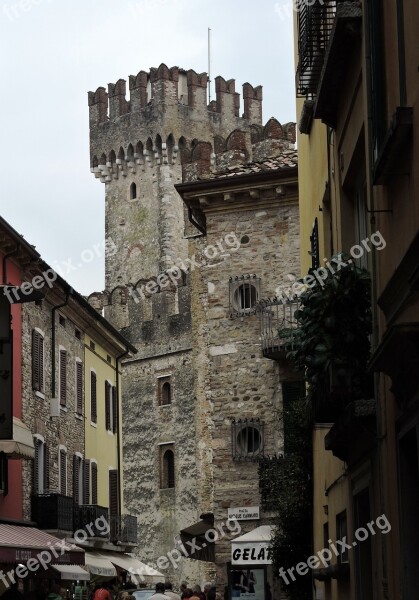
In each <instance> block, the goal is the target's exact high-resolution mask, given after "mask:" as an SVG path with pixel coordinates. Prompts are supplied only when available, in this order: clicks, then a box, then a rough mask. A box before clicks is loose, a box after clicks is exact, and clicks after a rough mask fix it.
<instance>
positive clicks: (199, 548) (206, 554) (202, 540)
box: [180, 513, 215, 562]
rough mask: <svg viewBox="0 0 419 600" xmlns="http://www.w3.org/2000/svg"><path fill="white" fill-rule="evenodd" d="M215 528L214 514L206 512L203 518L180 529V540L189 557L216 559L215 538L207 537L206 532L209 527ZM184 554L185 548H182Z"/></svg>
mask: <svg viewBox="0 0 419 600" xmlns="http://www.w3.org/2000/svg"><path fill="white" fill-rule="evenodd" d="M213 528H214V515H213V514H212V513H204V514H202V515H201V520H200V521H197V522H196V523H194V524H193V525H189V527H185V528H184V529H181V531H180V541H181V543H182V544H183V546H184V548H185V550H186V552H187V553H188V554H189V556H188V558H192V559H195V560H202V561H205V562H214V561H215V549H214V541H211V540H213V538H211V537H210V538H209V539H207V538H206V537H205V534H206V533H207V531H208V530H209V529H213ZM180 551H181V552H182V554H184V551H183V549H182V550H180Z"/></svg>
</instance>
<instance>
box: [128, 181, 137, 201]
mask: <svg viewBox="0 0 419 600" xmlns="http://www.w3.org/2000/svg"><path fill="white" fill-rule="evenodd" d="M129 197H130V199H131V200H135V198H136V197H137V184H135V183H134V182H132V183H131V185H130V188H129Z"/></svg>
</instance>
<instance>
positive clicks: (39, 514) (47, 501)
mask: <svg viewBox="0 0 419 600" xmlns="http://www.w3.org/2000/svg"><path fill="white" fill-rule="evenodd" d="M31 505H32V506H31V510H32V516H31V518H32V521H34V522H35V523H36V524H37V525H38V527H39V528H40V529H53V530H59V531H71V532H72V531H73V509H74V500H73V498H71V497H69V496H63V495H62V494H58V493H57V492H45V493H43V494H38V495H35V496H32V499H31Z"/></svg>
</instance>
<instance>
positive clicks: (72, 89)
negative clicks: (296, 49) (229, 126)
mask: <svg viewBox="0 0 419 600" xmlns="http://www.w3.org/2000/svg"><path fill="white" fill-rule="evenodd" d="M290 7H291V0H259V1H258V2H255V0H224V1H222V0H0V51H1V54H0V81H1V87H0V94H1V95H0V107H1V109H0V136H1V143H0V155H1V163H0V164H1V169H2V174H1V177H0V202H1V215H2V216H3V217H4V218H5V219H6V220H8V221H9V222H10V224H11V225H12V226H13V227H14V228H15V229H17V230H18V231H19V232H20V233H22V234H23V235H24V237H25V239H26V240H27V241H29V243H31V244H33V245H35V246H36V248H37V250H38V251H39V252H41V254H42V257H43V258H44V260H46V261H47V262H48V263H49V264H50V265H51V266H52V267H54V268H56V269H57V271H59V272H60V273H61V274H62V275H63V276H64V278H65V279H67V281H69V282H70V283H71V284H72V285H73V286H74V287H75V288H76V289H77V291H79V292H81V293H83V294H88V293H90V292H91V291H94V290H102V289H103V287H104V264H103V263H104V257H103V253H102V252H101V251H100V250H99V245H100V244H101V243H102V242H103V238H104V184H102V183H100V182H99V180H96V179H95V178H94V176H93V175H92V174H91V173H90V169H89V127H88V106H87V92H88V90H93V91H94V90H96V88H97V87H99V86H100V85H103V86H105V87H106V86H107V84H108V83H109V82H116V81H117V80H118V79H119V78H123V79H128V76H129V75H131V74H134V75H135V74H137V73H138V71H140V70H141V69H143V70H148V69H149V68H150V67H157V66H159V64H160V63H162V62H164V63H166V64H167V65H168V66H169V67H172V66H175V65H176V66H179V67H181V68H184V69H190V68H192V69H195V70H196V71H198V72H202V71H206V70H207V28H208V27H211V29H212V78H214V77H215V76H217V75H222V76H223V77H224V78H225V79H231V78H234V79H236V91H238V92H241V86H242V84H243V83H245V82H246V81H248V82H249V83H251V84H252V85H254V86H256V85H263V95H264V100H263V106H264V111H263V120H264V122H266V121H267V120H268V119H269V118H270V117H271V116H275V117H276V118H277V119H278V120H279V121H281V122H283V123H285V122H288V121H294V120H295V91H294V71H295V69H294V59H293V41H292V35H293V31H292V15H291V12H292V11H291V10H290ZM127 88H128V86H127ZM213 97H214V98H215V90H214V86H213ZM95 245H96V246H97V248H98V250H97V253H99V254H101V256H100V257H96V258H95V259H94V260H92V261H91V262H84V263H83V260H81V259H85V261H88V260H89V259H91V256H92V253H93V248H94V246H95ZM69 260H70V263H69ZM81 263H83V264H82V266H81V267H80V268H77V269H76V270H71V272H68V271H69V269H70V267H69V266H68V265H69V264H70V265H74V266H76V265H78V264H81ZM60 268H61V270H60Z"/></svg>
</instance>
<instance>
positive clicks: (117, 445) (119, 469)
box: [115, 350, 129, 516]
mask: <svg viewBox="0 0 419 600" xmlns="http://www.w3.org/2000/svg"><path fill="white" fill-rule="evenodd" d="M128 354H129V350H126V351H125V352H123V353H122V354H120V355H119V356H117V357H116V375H115V385H116V405H117V410H118V428H117V432H116V451H117V453H118V512H119V515H118V516H121V514H122V493H121V436H120V426H122V421H121V416H122V410H121V411H120V410H119V361H120V360H121V358H124V356H127V355H128ZM121 409H122V407H121Z"/></svg>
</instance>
